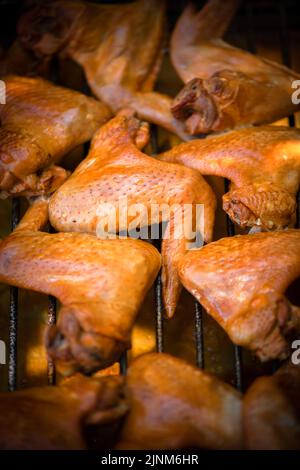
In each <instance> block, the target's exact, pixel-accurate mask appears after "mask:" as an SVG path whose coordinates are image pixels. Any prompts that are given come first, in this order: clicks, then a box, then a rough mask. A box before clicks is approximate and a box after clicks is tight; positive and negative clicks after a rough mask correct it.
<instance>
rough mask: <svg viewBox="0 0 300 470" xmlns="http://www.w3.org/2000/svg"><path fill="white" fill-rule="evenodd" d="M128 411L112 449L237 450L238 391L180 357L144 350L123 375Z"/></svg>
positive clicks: (239, 429)
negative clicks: (115, 445) (146, 352)
mask: <svg viewBox="0 0 300 470" xmlns="http://www.w3.org/2000/svg"><path fill="white" fill-rule="evenodd" d="M126 389H127V393H126V395H127V397H128V401H129V406H130V412H129V414H128V415H127V418H126V419H125V423H124V426H123V427H122V432H121V436H120V441H119V442H118V444H117V448H118V449H131V450H133V449H183V448H187V447H189V448H195V447H197V448H204V449H238V448H241V446H242V422H241V419H242V403H241V396H240V394H239V393H238V392H237V391H236V390H235V389H234V388H233V387H231V386H230V385H228V384H226V383H224V382H222V381H221V380H218V379H217V378H216V377H214V376H213V375H210V374H208V373H206V372H204V371H202V370H200V369H197V368H196V367H194V366H191V365H190V364H188V363H187V362H185V361H183V360H182V359H178V358H175V357H173V356H169V355H168V354H161V353H160V354H157V353H152V354H145V355H143V356H140V357H139V358H137V359H136V360H135V361H134V362H133V363H132V364H131V365H130V367H129V369H128V374H127V382H126Z"/></svg>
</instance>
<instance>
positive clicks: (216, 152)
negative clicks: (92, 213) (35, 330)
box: [159, 126, 300, 230]
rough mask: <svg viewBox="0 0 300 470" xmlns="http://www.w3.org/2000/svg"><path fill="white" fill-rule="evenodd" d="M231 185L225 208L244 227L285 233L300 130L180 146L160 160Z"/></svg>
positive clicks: (291, 216) (237, 134) (242, 133)
mask: <svg viewBox="0 0 300 470" xmlns="http://www.w3.org/2000/svg"><path fill="white" fill-rule="evenodd" d="M159 158H160V159H161V160H164V161H168V162H175V163H181V164H183V165H185V166H187V167H190V168H193V169H195V170H198V171H199V172H200V173H201V174H202V175H216V176H223V177H224V178H228V179H229V180H231V182H232V186H231V190H230V191H229V192H228V193H227V194H225V195H224V196H223V208H224V210H225V211H226V212H227V213H228V214H229V216H230V217H231V218H232V220H233V221H234V222H236V223H237V224H239V225H240V226H241V227H247V226H248V227H252V226H260V227H262V228H263V229H265V230H272V229H277V228H278V229H281V228H283V227H287V226H291V225H293V223H294V221H295V211H296V200H295V196H296V194H297V191H298V189H299V183H300V131H299V130H297V129H291V128H288V127H278V126H262V127H257V128H249V129H241V130H239V131H232V132H228V133H226V134H222V135H219V136H212V137H209V138H206V139H199V140H194V141H192V142H187V143H184V144H180V145H177V146H175V147H174V148H172V149H171V150H169V151H167V152H165V153H163V154H161V155H160V157H159Z"/></svg>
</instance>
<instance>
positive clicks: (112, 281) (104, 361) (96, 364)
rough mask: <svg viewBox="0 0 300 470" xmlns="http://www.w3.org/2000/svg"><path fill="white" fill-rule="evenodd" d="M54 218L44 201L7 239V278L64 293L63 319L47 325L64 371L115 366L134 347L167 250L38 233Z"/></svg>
mask: <svg viewBox="0 0 300 470" xmlns="http://www.w3.org/2000/svg"><path fill="white" fill-rule="evenodd" d="M66 210H67V208H66ZM47 216H48V204H47V202H46V201H43V200H37V201H36V202H35V203H34V204H33V205H32V206H31V207H30V208H29V210H28V211H27V213H26V214H25V216H24V218H23V219H22V221H21V222H20V224H19V225H18V227H17V229H16V230H15V232H13V233H12V234H11V235H10V236H9V237H8V238H6V239H5V240H3V241H2V242H1V244H0V282H4V283H8V284H12V285H15V286H18V287H21V288H24V289H31V290H35V291H37V292H42V293H46V294H51V295H53V296H55V297H57V298H58V299H59V301H60V302H61V304H62V307H61V309H60V313H59V319H58V323H57V325H56V326H53V327H50V328H49V329H48V332H47V336H46V346H47V350H48V353H49V355H50V356H51V357H52V358H53V359H54V360H55V361H56V364H57V367H58V369H59V370H60V371H61V372H62V373H64V374H65V375H70V374H72V373H74V371H76V370H81V371H83V372H91V371H94V370H97V369H100V368H104V367H108V366H109V365H111V364H113V363H114V362H115V361H116V360H118V358H119V357H120V355H121V353H122V352H123V351H125V350H126V349H127V348H128V347H129V346H130V336H131V330H132V327H133V323H134V320H135V318H136V315H137V313H138V311H139V308H140V305H141V303H142V301H143V299H144V296H145V294H146V293H147V291H148V289H149V288H150V287H151V285H152V283H153V282H154V279H155V277H156V275H157V273H158V271H159V269H160V254H159V253H158V251H157V250H156V249H155V248H154V247H153V246H152V245H150V244H149V243H146V242H142V241H140V240H132V239H127V240H100V239H98V238H96V237H95V236H93V235H90V234H81V233H57V234H48V233H42V232H39V231H38V230H39V229H40V228H41V227H42V226H44V225H45V223H46V222H47Z"/></svg>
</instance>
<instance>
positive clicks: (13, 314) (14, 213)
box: [8, 199, 20, 392]
mask: <svg viewBox="0 0 300 470" xmlns="http://www.w3.org/2000/svg"><path fill="white" fill-rule="evenodd" d="M19 220H20V201H19V200H18V199H13V200H12V210H11V229H12V230H14V229H15V228H16V226H17V225H18V223H19ZM18 297H19V290H18V288H17V287H11V288H10V306H9V309H10V311H9V351H8V390H9V391H10V392H13V391H14V390H16V387H17V342H18V341H17V340H18Z"/></svg>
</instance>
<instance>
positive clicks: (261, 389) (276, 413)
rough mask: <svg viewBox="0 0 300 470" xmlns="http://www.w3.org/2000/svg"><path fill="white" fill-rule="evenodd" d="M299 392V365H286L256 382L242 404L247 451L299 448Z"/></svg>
mask: <svg viewBox="0 0 300 470" xmlns="http://www.w3.org/2000/svg"><path fill="white" fill-rule="evenodd" d="M299 393H300V366H299V364H297V365H293V364H292V363H289V364H285V365H284V366H282V367H281V368H280V369H279V370H278V371H277V372H276V374H274V375H273V376H271V377H260V378H258V379H256V380H255V382H254V383H253V384H252V385H251V387H250V388H249V389H248V390H247V393H246V395H245V397H244V405H243V423H244V435H245V441H246V447H247V448H248V449H256V450H292V449H294V450H295V449H298V450H299V449H300V406H299Z"/></svg>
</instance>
